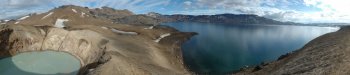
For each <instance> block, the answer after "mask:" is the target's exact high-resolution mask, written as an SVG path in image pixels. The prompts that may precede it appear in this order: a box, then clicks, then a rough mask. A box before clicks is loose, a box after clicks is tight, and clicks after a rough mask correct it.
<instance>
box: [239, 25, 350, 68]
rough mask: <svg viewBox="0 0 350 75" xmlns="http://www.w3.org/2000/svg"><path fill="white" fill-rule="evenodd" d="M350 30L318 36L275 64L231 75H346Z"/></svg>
mask: <svg viewBox="0 0 350 75" xmlns="http://www.w3.org/2000/svg"><path fill="white" fill-rule="evenodd" d="M349 37H350V27H342V28H341V29H340V30H339V31H337V32H333V33H328V34H325V35H323V36H320V37H318V38H316V39H314V40H312V41H311V42H309V43H308V44H307V45H305V46H304V47H303V48H301V49H300V50H297V51H295V52H292V53H289V54H287V55H284V56H283V57H281V58H279V60H278V61H275V62H272V63H267V64H264V65H260V66H257V67H255V68H249V69H246V70H242V71H240V72H238V73H235V74H234V75H294V74H297V75H348V74H350V70H349V67H350V65H349V64H350V62H349V61H350V55H349V53H350V47H349V46H350V44H349V42H350V39H349Z"/></svg>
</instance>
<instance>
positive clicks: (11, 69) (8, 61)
mask: <svg viewBox="0 0 350 75" xmlns="http://www.w3.org/2000/svg"><path fill="white" fill-rule="evenodd" d="M79 68H80V61H79V60H78V59H76V58H75V57H74V56H72V55H70V54H68V53H65V52H56V51H41V52H26V53H20V54H18V55H15V56H13V57H9V58H4V59H1V60H0V75H47V74H50V75H62V74H64V75H75V74H77V73H78V70H79Z"/></svg>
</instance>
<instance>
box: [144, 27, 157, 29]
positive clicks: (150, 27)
mask: <svg viewBox="0 0 350 75" xmlns="http://www.w3.org/2000/svg"><path fill="white" fill-rule="evenodd" d="M153 28H154V26H150V27H147V28H143V29H153Z"/></svg>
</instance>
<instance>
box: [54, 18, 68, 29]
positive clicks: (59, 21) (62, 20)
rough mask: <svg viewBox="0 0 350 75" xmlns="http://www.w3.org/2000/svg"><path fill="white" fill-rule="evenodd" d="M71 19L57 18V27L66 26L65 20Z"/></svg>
mask: <svg viewBox="0 0 350 75" xmlns="http://www.w3.org/2000/svg"><path fill="white" fill-rule="evenodd" d="M66 21H69V20H68V19H57V20H56V23H55V27H57V28H63V27H65V25H64V22H66Z"/></svg>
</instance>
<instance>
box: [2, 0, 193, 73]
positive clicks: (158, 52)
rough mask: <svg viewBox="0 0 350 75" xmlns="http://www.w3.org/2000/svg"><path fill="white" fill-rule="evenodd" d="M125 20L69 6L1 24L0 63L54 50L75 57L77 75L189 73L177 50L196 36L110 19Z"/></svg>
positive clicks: (110, 11) (108, 11)
mask: <svg viewBox="0 0 350 75" xmlns="http://www.w3.org/2000/svg"><path fill="white" fill-rule="evenodd" d="M120 12H122V13H120ZM103 14H104V15H105V16H103ZM111 14H114V15H116V14H118V15H119V16H109V15H111ZM101 15H102V16H101ZM106 15H107V16H109V17H106ZM128 15H129V16H130V15H132V13H130V12H128V11H116V10H114V9H110V8H106V7H105V8H102V9H89V8H84V7H79V6H73V5H67V6H61V7H58V8H55V9H53V10H50V11H48V12H46V13H42V14H32V15H27V16H24V17H22V18H19V19H16V20H10V21H7V20H6V21H2V23H1V24H0V36H1V37H0V49H1V50H0V58H4V57H9V56H13V55H16V54H18V53H21V52H27V51H43V50H54V51H62V52H67V53H70V54H72V55H73V56H76V57H77V58H78V59H79V60H80V61H81V65H82V68H81V70H80V74H91V75H186V74H191V73H190V72H189V71H187V69H186V68H185V66H184V65H183V60H182V54H181V48H180V47H181V44H182V43H183V42H184V41H186V40H188V39H189V38H190V37H191V36H193V35H195V33H190V32H179V31H177V30H175V29H173V28H170V27H165V26H149V25H142V24H140V25H129V24H121V23H115V22H113V21H114V20H113V19H110V17H113V18H121V17H122V16H124V17H125V16H128Z"/></svg>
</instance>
